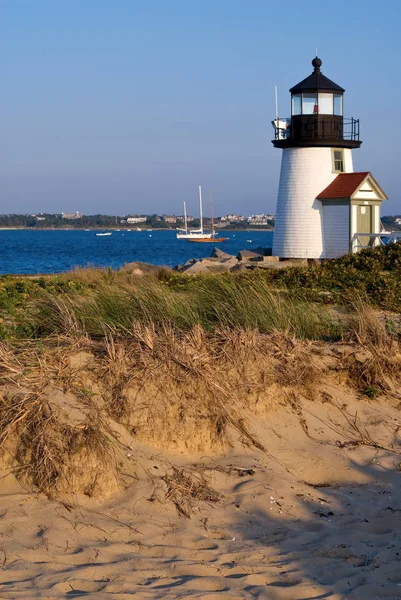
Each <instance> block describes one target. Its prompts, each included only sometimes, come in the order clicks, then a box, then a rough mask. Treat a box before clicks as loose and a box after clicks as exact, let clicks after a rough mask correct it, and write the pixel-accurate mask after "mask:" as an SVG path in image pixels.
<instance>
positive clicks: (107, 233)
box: [96, 231, 111, 236]
mask: <svg viewBox="0 0 401 600" xmlns="http://www.w3.org/2000/svg"><path fill="white" fill-rule="evenodd" d="M96 235H99V236H100V235H102V236H105V235H111V231H106V233H97V234H96Z"/></svg>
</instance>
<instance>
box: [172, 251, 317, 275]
mask: <svg viewBox="0 0 401 600" xmlns="http://www.w3.org/2000/svg"><path fill="white" fill-rule="evenodd" d="M307 265H308V261H307V259H296V260H280V258H279V257H278V256H272V255H271V248H255V249H253V250H240V251H239V252H238V254H237V256H234V255H233V254H228V253H227V252H223V251H222V250H220V248H217V247H216V248H214V249H213V251H212V254H211V256H210V257H208V258H191V259H190V260H187V262H186V263H184V264H183V265H178V266H176V267H174V270H175V271H178V272H179V273H186V274H187V275H197V274H198V273H227V272H230V273H236V272H241V271H248V270H255V269H284V268H286V267H291V266H307Z"/></svg>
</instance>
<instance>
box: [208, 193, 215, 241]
mask: <svg viewBox="0 0 401 600" xmlns="http://www.w3.org/2000/svg"><path fill="white" fill-rule="evenodd" d="M209 195H210V214H211V216H212V237H213V236H214V217H213V202H212V192H211V191H210V190H209Z"/></svg>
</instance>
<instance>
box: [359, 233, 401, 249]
mask: <svg viewBox="0 0 401 600" xmlns="http://www.w3.org/2000/svg"><path fill="white" fill-rule="evenodd" d="M400 240H401V231H389V232H386V233H354V235H353V236H352V240H351V251H352V252H358V250H361V249H362V248H374V247H375V246H387V244H395V243H396V242H399V241H400Z"/></svg>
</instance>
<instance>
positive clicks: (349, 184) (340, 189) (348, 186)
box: [317, 171, 370, 200]
mask: <svg viewBox="0 0 401 600" xmlns="http://www.w3.org/2000/svg"><path fill="white" fill-rule="evenodd" d="M368 175H370V171H362V172H360V173H340V174H339V175H337V177H336V178H335V180H334V181H332V182H331V183H330V185H328V186H327V188H326V189H325V190H323V191H322V192H320V194H319V195H318V196H317V198H318V199H319V200H325V199H332V198H350V197H351V196H352V194H353V193H354V192H355V191H356V190H357V189H358V188H359V186H360V185H361V184H362V183H363V181H364V180H365V179H366V177H367V176H368Z"/></svg>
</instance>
